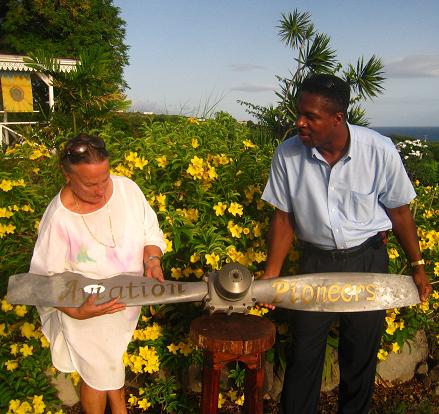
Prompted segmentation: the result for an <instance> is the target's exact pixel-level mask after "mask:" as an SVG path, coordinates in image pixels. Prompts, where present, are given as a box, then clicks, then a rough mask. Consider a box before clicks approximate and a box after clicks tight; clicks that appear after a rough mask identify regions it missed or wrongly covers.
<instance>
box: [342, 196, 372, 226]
mask: <svg viewBox="0 0 439 414" xmlns="http://www.w3.org/2000/svg"><path fill="white" fill-rule="evenodd" d="M375 203H376V197H375V193H370V194H362V193H357V192H356V191H351V192H350V195H349V211H348V218H349V219H350V220H352V221H354V222H357V223H365V222H368V221H370V220H372V219H373V217H374V215H375Z"/></svg>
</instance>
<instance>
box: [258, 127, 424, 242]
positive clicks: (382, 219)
mask: <svg viewBox="0 0 439 414" xmlns="http://www.w3.org/2000/svg"><path fill="white" fill-rule="evenodd" d="M348 127H349V132H350V144H349V149H348V151H347V153H346V154H345V155H344V156H343V157H342V158H341V159H340V160H339V161H338V162H337V163H336V164H335V165H334V166H333V167H331V166H330V165H329V164H328V163H327V162H326V161H325V159H324V158H323V156H322V155H321V154H320V153H319V152H318V151H317V150H316V149H315V148H308V147H306V146H304V145H303V144H302V142H301V141H300V139H299V138H298V137H297V136H294V137H292V138H289V139H287V140H285V141H284V142H283V143H282V144H280V145H279V146H278V148H277V149H276V152H275V154H274V157H273V161H272V165H271V171H270V177H269V179H268V182H267V185H266V187H265V190H264V193H263V194H262V199H264V200H265V201H267V202H269V203H270V204H272V205H273V206H275V207H277V208H278V209H279V210H282V211H284V212H289V213H293V215H294V220H295V233H296V236H297V237H298V238H299V239H300V240H304V241H307V242H309V243H312V244H314V245H315V246H317V247H320V248H322V249H346V248H350V247H354V246H358V245H359V244H361V243H363V242H364V241H366V240H367V239H368V238H369V237H371V236H373V235H375V234H376V233H377V232H379V231H382V230H388V229H390V228H391V227H392V223H391V222H390V220H389V218H388V216H387V214H386V211H385V209H384V207H387V208H395V207H400V206H402V205H405V204H408V203H410V201H412V200H413V199H414V198H415V197H416V193H415V190H414V188H413V185H412V183H411V181H410V179H409V177H408V176H407V173H406V171H405V169H404V166H403V164H402V161H401V157H400V156H399V153H398V151H397V150H396V148H395V146H394V145H393V143H392V141H391V140H390V139H389V138H387V137H384V136H382V135H380V134H379V133H378V132H375V131H373V130H371V129H368V128H364V127H359V126H354V125H349V124H348Z"/></svg>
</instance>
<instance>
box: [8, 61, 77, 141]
mask: <svg viewBox="0 0 439 414" xmlns="http://www.w3.org/2000/svg"><path fill="white" fill-rule="evenodd" d="M24 57H25V56H19V55H4V54H0V71H8V72H33V73H35V74H36V75H37V76H38V77H39V78H40V79H41V80H42V81H43V82H44V83H45V84H46V85H47V87H48V89H49V107H50V108H51V109H53V108H54V106H55V100H54V95H53V85H52V78H51V76H46V75H45V74H43V73H40V72H38V71H36V70H35V69H32V68H30V67H29V66H27V65H26V63H25V62H24V60H23V58H24ZM58 62H59V64H60V69H61V71H62V72H70V71H72V70H75V68H76V64H77V63H78V61H77V60H75V59H58ZM1 112H3V122H0V143H1V144H3V129H5V143H6V144H8V141H9V139H8V136H7V132H8V131H10V132H12V133H14V134H18V133H17V132H15V131H13V130H11V129H10V128H9V126H8V125H16V124H32V123H34V122H7V114H6V112H4V111H0V113H1ZM18 135H19V134H18Z"/></svg>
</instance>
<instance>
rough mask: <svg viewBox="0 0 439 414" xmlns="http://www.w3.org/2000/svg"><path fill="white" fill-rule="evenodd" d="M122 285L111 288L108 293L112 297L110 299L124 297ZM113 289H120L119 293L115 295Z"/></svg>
mask: <svg viewBox="0 0 439 414" xmlns="http://www.w3.org/2000/svg"><path fill="white" fill-rule="evenodd" d="M122 289H123V287H122V286H113V287H112V288H111V289H110V292H109V293H108V296H109V297H110V299H114V298H122V297H123V294H122ZM113 290H116V292H117V291H119V293H116V294H115V295H114V294H113Z"/></svg>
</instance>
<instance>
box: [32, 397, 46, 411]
mask: <svg viewBox="0 0 439 414" xmlns="http://www.w3.org/2000/svg"><path fill="white" fill-rule="evenodd" d="M32 405H33V406H34V414H43V413H44V409H45V408H46V404H44V402H43V396H42V395H34V397H33V398H32Z"/></svg>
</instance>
